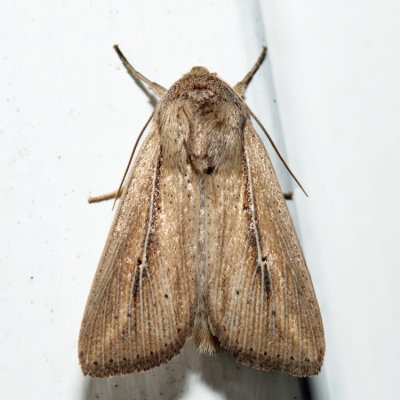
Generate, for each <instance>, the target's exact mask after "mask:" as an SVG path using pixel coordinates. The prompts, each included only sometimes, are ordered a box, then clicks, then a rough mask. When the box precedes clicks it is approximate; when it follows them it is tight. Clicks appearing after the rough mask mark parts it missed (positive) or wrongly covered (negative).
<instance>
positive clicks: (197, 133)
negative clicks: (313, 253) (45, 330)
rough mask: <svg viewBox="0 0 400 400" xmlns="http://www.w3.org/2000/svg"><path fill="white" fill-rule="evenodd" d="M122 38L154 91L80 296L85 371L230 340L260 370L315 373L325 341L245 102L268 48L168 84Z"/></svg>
mask: <svg viewBox="0 0 400 400" xmlns="http://www.w3.org/2000/svg"><path fill="white" fill-rule="evenodd" d="M114 47H115V49H116V51H117V53H118V55H119V56H120V58H121V59H122V61H123V63H124V65H125V66H126V68H127V69H128V72H130V73H131V75H132V76H133V77H134V78H135V79H136V80H141V81H143V82H144V83H146V84H148V86H149V88H150V89H151V90H152V91H153V92H154V93H155V94H156V95H157V96H159V97H160V100H159V102H158V104H157V106H156V107H155V110H154V112H153V114H152V116H151V118H152V120H153V122H152V126H151V129H150V131H149V133H148V135H147V137H146V139H145V140H144V143H143V145H142V146H141V149H140V150H139V152H138V154H137V156H136V157H135V160H134V162H133V166H132V168H131V171H130V173H129V175H128V178H127V181H126V184H125V186H124V188H123V190H122V196H121V199H120V202H119V206H118V209H117V211H116V215H115V218H114V222H113V224H112V226H111V230H110V233H109V236H108V239H107V242H106V245H105V248H104V251H103V254H102V256H101V259H100V262H99V265H98V268H97V271H96V275H95V278H94V282H93V284H92V288H91V291H90V294H89V298H88V301H87V304H86V309H85V312H84V316H83V320H82V325H81V330H80V337H79V360H80V364H81V367H82V371H83V373H84V374H85V375H86V374H88V375H90V376H94V377H109V376H113V375H123V374H128V373H131V372H133V371H142V370H148V369H150V368H153V367H155V366H158V365H160V364H162V363H165V362H167V361H168V360H170V359H171V358H172V357H174V356H176V355H177V354H179V353H180V351H181V349H182V347H183V345H184V343H185V341H186V340H187V339H188V338H190V337H192V340H193V342H194V343H195V345H196V346H197V347H198V349H199V351H200V352H203V353H207V354H213V353H214V352H216V351H217V350H223V351H227V352H230V353H231V354H232V355H233V356H234V358H235V359H236V360H237V361H238V362H240V363H243V364H246V365H250V366H253V367H255V368H259V369H263V370H277V371H281V372H285V373H289V374H292V375H295V376H311V375H314V374H317V373H318V372H319V371H320V369H321V365H322V363H323V357H324V352H325V342H324V332H323V326H322V320H321V315H320V311H319V307H318V303H317V299H316V296H315V293H314V289H313V285H312V282H311V278H310V274H309V272H308V269H307V266H306V263H305V260H304V256H303V253H302V250H301V248H300V245H299V241H298V239H297V236H296V233H295V230H294V227H293V223H292V221H291V218H290V215H289V212H288V209H287V206H286V203H285V198H284V195H283V194H282V190H281V188H280V186H279V183H278V180H277V178H276V175H275V172H274V169H273V167H272V164H271V161H270V159H269V157H268V155H267V152H266V150H265V147H264V145H263V143H262V141H261V139H260V138H259V136H258V135H257V133H256V132H255V130H254V128H253V126H252V123H251V116H253V117H254V118H256V117H255V116H254V114H253V113H252V112H251V110H250V108H249V107H248V106H247V105H246V104H245V102H244V101H243V95H244V92H245V89H246V87H247V85H248V83H249V81H250V80H251V78H252V76H253V75H254V73H255V72H256V70H257V69H258V67H259V66H260V64H261V62H262V60H263V58H264V55H265V48H264V49H263V52H262V54H261V56H260V57H259V59H258V60H257V63H256V64H255V65H254V67H253V68H252V70H251V71H250V72H249V73H248V74H247V75H246V77H245V78H244V79H243V80H242V81H240V82H239V83H238V84H236V85H235V86H233V87H231V86H229V85H228V84H227V83H225V82H224V81H223V80H222V79H220V78H219V77H218V76H217V75H216V74H215V73H210V72H208V70H207V69H206V68H204V67H193V68H192V69H191V70H190V72H189V73H187V74H185V75H183V76H182V78H181V79H179V80H178V81H177V82H176V83H174V84H173V85H172V86H171V88H170V89H168V90H166V89H165V88H163V87H162V86H160V85H158V84H156V83H154V82H151V81H149V80H148V79H147V78H145V77H144V76H143V75H142V74H140V73H139V72H138V71H136V70H135V69H134V68H133V67H132V66H131V65H130V64H129V63H128V61H127V60H126V58H125V57H124V56H123V54H122V53H121V52H120V50H119V49H118V47H117V46H114ZM149 120H150V119H149ZM256 121H257V122H258V120H257V119H256ZM148 122H149V121H148ZM146 125H147V124H146ZM144 129H145V128H144ZM144 129H143V131H144ZM143 131H142V132H143ZM136 144H137V143H136ZM135 148H136V145H135ZM131 159H132V157H131ZM128 167H129V166H128ZM119 192H120V191H118V193H117V195H116V196H117V197H118V195H119ZM113 195H115V193H114V194H113ZM110 197H112V196H111V195H108V196H107V195H106V196H103V197H101V198H97V199H94V201H97V200H103V199H105V198H110Z"/></svg>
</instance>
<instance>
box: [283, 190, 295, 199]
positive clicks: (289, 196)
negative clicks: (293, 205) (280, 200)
mask: <svg viewBox="0 0 400 400" xmlns="http://www.w3.org/2000/svg"><path fill="white" fill-rule="evenodd" d="M283 197H284V198H285V199H286V200H292V199H293V192H283Z"/></svg>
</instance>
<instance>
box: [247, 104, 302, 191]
mask: <svg viewBox="0 0 400 400" xmlns="http://www.w3.org/2000/svg"><path fill="white" fill-rule="evenodd" d="M243 104H245V103H243ZM246 107H247V110H248V111H249V113H250V115H251V116H252V117H253V118H254V120H255V121H256V122H257V124H258V126H259V127H260V128H261V129H262V130H263V132H264V133H265V135H266V136H267V138H268V140H269V142H270V143H271V145H272V147H273V149H274V150H275V152H276V154H277V155H278V157H279V158H280V159H281V161H282V163H283V165H284V166H285V167H286V169H287V170H288V172H289V174H290V175H292V178H293V179H294V180H295V181H296V183H297V184H298V185H299V187H300V189H301V190H302V191H303V192H304V194H305V195H306V196H307V197H308V194H307V192H306V191H305V189H304V188H303V186H302V185H301V183H300V182H299V180H298V179H297V178H296V177H295V175H294V173H293V172H292V171H291V169H290V168H289V165H287V164H286V161H285V160H284V158H283V157H282V155H281V153H279V150H278V148H277V147H276V145H275V143H274V142H273V140H272V138H271V136H270V135H269V133H268V132H267V130H266V129H265V128H264V127H263V124H262V123H261V121H260V120H259V119H258V118H257V117H256V116H255V115H254V113H253V111H251V110H250V108H249V106H248V105H247V104H246Z"/></svg>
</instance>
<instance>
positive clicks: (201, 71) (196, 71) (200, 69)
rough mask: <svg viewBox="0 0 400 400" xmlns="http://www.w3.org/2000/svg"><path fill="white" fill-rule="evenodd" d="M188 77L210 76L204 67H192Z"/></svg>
mask: <svg viewBox="0 0 400 400" xmlns="http://www.w3.org/2000/svg"><path fill="white" fill-rule="evenodd" d="M188 75H210V72H209V71H208V69H207V68H205V67H201V66H196V67H192V69H191V70H190V72H189V74H188Z"/></svg>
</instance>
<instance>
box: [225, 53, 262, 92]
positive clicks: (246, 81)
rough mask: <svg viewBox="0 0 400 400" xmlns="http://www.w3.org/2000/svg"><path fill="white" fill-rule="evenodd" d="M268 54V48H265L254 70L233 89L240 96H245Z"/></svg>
mask: <svg viewBox="0 0 400 400" xmlns="http://www.w3.org/2000/svg"><path fill="white" fill-rule="evenodd" d="M266 52H267V48H266V47H265V46H263V47H262V50H261V53H260V55H259V57H258V59H257V61H256V63H255V64H254V65H253V68H252V69H251V70H250V71H249V72H248V73H247V74H246V76H245V77H244V78H243V79H242V80H241V81H240V82H238V83H237V84H236V85H235V86H234V87H233V88H234V89H235V90H236V91H237V92H238V93H239V94H240V96H243V95H244V92H245V91H246V88H247V86H248V84H249V82H250V81H251V80H252V79H253V76H254V74H255V73H256V72H257V70H258V68H260V65H261V63H262V62H263V60H264V58H265V54H266Z"/></svg>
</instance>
